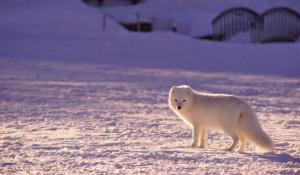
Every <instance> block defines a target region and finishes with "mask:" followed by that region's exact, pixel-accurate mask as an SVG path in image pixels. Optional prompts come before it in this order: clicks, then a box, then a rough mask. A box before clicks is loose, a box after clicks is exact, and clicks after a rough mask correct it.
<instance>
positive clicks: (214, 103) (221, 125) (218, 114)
mask: <svg viewBox="0 0 300 175" xmlns="http://www.w3.org/2000/svg"><path fill="white" fill-rule="evenodd" d="M168 101H169V106H170V108H171V109H172V110H173V111H174V112H175V113H176V114H177V115H178V116H179V117H180V118H181V119H182V120H183V121H184V122H185V123H186V124H188V125H189V126H190V127H191V128H192V129H193V143H192V147H200V148H204V147H205V142H206V137H207V129H210V128H212V129H221V130H223V131H224V132H225V133H227V134H228V135H229V136H230V137H231V138H232V144H231V146H230V147H229V148H228V149H227V150H229V151H233V150H234V148H235V147H236V145H237V144H238V142H239V141H240V147H239V150H238V152H244V151H245V145H246V142H247V141H249V142H251V143H253V144H255V145H257V146H258V147H260V148H261V149H262V150H264V151H267V152H268V151H270V152H271V151H273V143H272V140H271V139H270V137H269V136H268V135H267V134H266V133H265V132H264V130H263V129H262V127H261V126H260V124H259V122H258V119H257V117H256V115H255V113H254V111H253V110H252V109H251V107H250V106H249V105H248V104H247V103H246V102H244V101H243V100H241V99H240V98H238V97H236V96H233V95H227V94H207V93H200V92H196V91H195V90H194V89H192V88H191V87H190V86H187V85H181V86H173V87H172V88H171V90H170V92H169V99H168Z"/></svg>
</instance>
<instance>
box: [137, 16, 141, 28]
mask: <svg viewBox="0 0 300 175" xmlns="http://www.w3.org/2000/svg"><path fill="white" fill-rule="evenodd" d="M136 19H137V31H141V15H140V13H139V12H137V14H136Z"/></svg>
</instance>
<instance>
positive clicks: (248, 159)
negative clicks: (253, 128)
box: [0, 0, 300, 174]
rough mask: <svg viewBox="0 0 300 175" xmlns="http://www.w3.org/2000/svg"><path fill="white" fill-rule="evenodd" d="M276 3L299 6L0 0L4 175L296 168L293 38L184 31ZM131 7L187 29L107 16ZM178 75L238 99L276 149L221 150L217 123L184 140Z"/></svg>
mask: <svg viewBox="0 0 300 175" xmlns="http://www.w3.org/2000/svg"><path fill="white" fill-rule="evenodd" d="M279 5H284V6H288V7H292V8H293V9H296V10H298V11H299V10H300V4H299V2H297V1H294V0H276V1H273V0H272V1H271V0H264V1H261V0H252V1H238V0H224V1H217V0H214V1H211V0H201V1H199V0H188V1H186V2H183V1H181V0H172V1H171V0H164V1H162V0H148V1H146V2H145V3H143V4H141V5H138V6H132V7H131V6H128V5H126V6H114V7H112V6H108V7H105V8H103V9H101V10H99V9H96V8H91V7H89V6H87V5H85V4H83V3H82V2H80V1H76V0H43V1H38V0H26V1H25V0H4V1H0V24H1V25H0V38H1V39H0V160H1V161H0V174H39V173H41V174H299V173H300V171H299V168H300V156H299V155H300V146H299V143H300V138H299V130H300V79H299V77H300V69H299V67H300V60H299V58H300V50H299V42H298V43H290V44H287V43H284V44H266V45H260V44H247V43H243V44H241V43H239V41H240V40H243V39H244V38H243V37H244V36H241V37H238V36H237V37H235V38H232V41H231V42H226V43H225V42H224V43H218V42H209V41H201V40H197V39H194V38H192V37H191V36H197V35H199V34H207V33H208V32H210V31H211V28H210V27H211V26H210V25H211V24H210V22H211V20H212V19H213V17H215V16H216V15H217V14H219V13H220V12H221V11H222V10H225V9H227V8H229V7H232V6H246V7H249V8H253V9H254V10H256V11H257V12H259V13H261V12H263V11H264V10H266V9H268V8H270V7H273V6H279ZM137 12H140V13H141V15H142V17H145V18H147V19H148V17H149V18H155V19H159V20H160V21H159V22H162V23H164V22H163V21H167V22H168V21H176V22H177V23H178V24H181V26H182V27H183V28H182V31H183V32H181V34H177V33H172V32H168V31H163V30H160V31H154V32H152V33H130V32H127V31H125V30H124V29H123V28H121V27H120V26H119V25H117V22H116V21H114V20H113V19H115V18H114V17H116V18H117V17H124V19H135V17H136V16H135V15H136V13H137ZM103 14H105V15H108V16H110V17H111V19H110V18H107V25H106V30H103V29H102V19H103ZM199 21H201V23H199ZM245 34H246V33H245ZM241 35H243V34H241ZM179 84H189V85H191V86H192V87H193V88H195V89H198V90H202V91H207V92H212V93H230V94H234V95H238V96H240V97H241V98H242V99H244V100H246V101H247V102H248V103H249V104H251V106H253V108H254V109H255V111H256V112H257V114H258V117H259V120H260V123H261V124H262V126H263V128H264V129H265V130H266V132H267V133H268V134H269V135H270V136H271V138H272V139H273V140H274V143H275V152H274V153H258V152H256V151H255V150H254V148H253V147H252V146H251V145H248V146H247V153H244V154H239V153H236V152H233V153H232V152H227V151H225V148H227V147H228V146H229V145H230V138H229V137H228V136H227V135H225V134H223V133H221V132H219V131H210V132H209V137H208V147H207V148H205V149H196V148H191V146H190V145H191V143H190V142H191V130H190V128H188V126H186V125H185V124H184V123H183V122H182V121H181V120H180V119H179V118H178V117H176V116H175V114H173V113H172V112H171V111H170V109H169V108H168V106H167V96H168V91H169V88H170V87H171V86H172V85H179Z"/></svg>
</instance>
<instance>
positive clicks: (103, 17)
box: [102, 14, 106, 30]
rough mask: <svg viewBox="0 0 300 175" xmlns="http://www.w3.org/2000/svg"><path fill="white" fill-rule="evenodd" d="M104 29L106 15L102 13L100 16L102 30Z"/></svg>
mask: <svg viewBox="0 0 300 175" xmlns="http://www.w3.org/2000/svg"><path fill="white" fill-rule="evenodd" d="M105 29H106V15H105V14H103V16H102V30H105Z"/></svg>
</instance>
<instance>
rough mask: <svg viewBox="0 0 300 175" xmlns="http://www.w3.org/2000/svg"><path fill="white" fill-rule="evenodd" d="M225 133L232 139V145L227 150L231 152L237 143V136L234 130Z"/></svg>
mask: <svg viewBox="0 0 300 175" xmlns="http://www.w3.org/2000/svg"><path fill="white" fill-rule="evenodd" d="M225 132H226V133H227V134H228V135H229V136H230V137H231V138H232V144H231V145H230V147H229V148H228V149H227V150H228V151H233V150H234V148H235V147H236V145H237V144H238V143H239V136H238V135H237V133H236V132H234V130H231V131H228V130H225Z"/></svg>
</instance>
